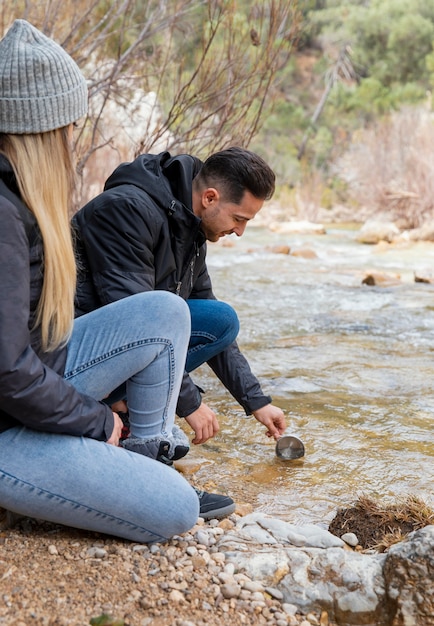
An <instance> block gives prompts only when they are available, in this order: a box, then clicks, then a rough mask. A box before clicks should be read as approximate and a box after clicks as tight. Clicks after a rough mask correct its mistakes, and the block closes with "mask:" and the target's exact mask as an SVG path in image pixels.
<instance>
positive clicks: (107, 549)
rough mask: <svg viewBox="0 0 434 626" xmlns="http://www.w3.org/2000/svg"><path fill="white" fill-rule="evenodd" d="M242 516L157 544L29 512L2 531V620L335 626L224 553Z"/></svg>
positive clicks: (19, 624) (59, 624)
mask: <svg viewBox="0 0 434 626" xmlns="http://www.w3.org/2000/svg"><path fill="white" fill-rule="evenodd" d="M239 519H240V516H239V515H237V514H234V515H232V516H231V517H230V518H228V519H224V520H221V521H219V522H218V521H217V520H211V521H210V522H207V523H204V522H203V521H200V520H199V523H198V525H197V526H195V527H194V528H193V529H192V530H191V531H190V532H189V533H186V534H184V535H183V536H179V537H174V538H173V539H171V540H170V541H168V542H167V543H165V544H154V545H151V546H147V545H137V544H131V543H129V542H127V541H122V540H119V539H115V538H109V537H105V536H103V535H96V534H93V533H86V532H84V531H78V530H74V529H69V528H65V527H61V526H56V525H54V524H48V523H43V522H37V521H36V520H30V519H23V520H21V521H19V522H18V523H17V525H16V526H15V527H14V528H9V529H6V530H3V531H2V532H0V581H1V582H0V589H1V601H0V624H1V625H2V626H30V625H32V626H85V625H88V624H90V623H91V620H92V619H93V620H94V621H93V622H92V623H93V624H98V625H100V626H103V625H105V626H220V625H223V624H231V626H245V625H250V624H251V625H255V626H256V625H258V624H267V625H269V626H318V625H321V626H327V625H328V626H332V622H330V621H329V620H328V617H327V614H326V613H325V612H323V614H322V615H321V613H316V614H314V613H311V614H308V615H302V614H301V613H299V612H298V611H297V607H296V606H295V605H292V604H285V603H284V602H282V597H281V594H279V592H278V590H277V589H272V588H268V587H264V586H263V585H262V584H261V583H260V582H258V581H253V580H252V579H250V578H249V577H248V576H246V575H244V574H242V573H236V572H235V570H234V566H233V564H231V563H227V562H226V557H225V554H224V552H222V551H220V550H219V549H218V548H217V546H216V543H217V539H221V538H222V536H223V535H224V534H225V533H227V532H230V531H232V530H233V529H234V528H235V525H236V523H237V520H239ZM213 538H214V539H213ZM234 585H236V586H239V588H240V589H239V592H238V590H237V587H236V586H235V587H234ZM104 614H105V615H107V616H111V617H112V618H113V619H112V620H107V621H104V620H103V619H101V620H100V621H95V620H96V618H98V617H101V616H102V615H104Z"/></svg>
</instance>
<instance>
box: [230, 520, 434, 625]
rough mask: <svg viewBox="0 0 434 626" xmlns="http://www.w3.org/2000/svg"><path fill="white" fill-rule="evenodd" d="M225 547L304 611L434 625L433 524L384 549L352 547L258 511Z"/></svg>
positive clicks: (352, 620) (345, 620) (367, 621)
mask: <svg viewBox="0 0 434 626" xmlns="http://www.w3.org/2000/svg"><path fill="white" fill-rule="evenodd" d="M218 548H219V550H220V551H223V552H225V554H226V560H227V561H228V562H232V563H233V564H234V565H235V568H236V569H237V570H242V571H244V572H245V573H246V574H247V575H248V576H249V577H250V578H252V579H253V580H259V581H262V583H263V584H264V585H266V586H267V585H268V586H270V587H273V588H277V589H278V590H279V592H281V594H282V596H283V601H284V602H285V603H288V604H292V605H295V606H297V607H299V609H300V610H301V611H303V612H304V613H309V612H310V611H326V612H327V613H328V616H329V618H330V619H331V620H332V621H333V622H334V623H336V624H338V625H340V626H353V625H354V626H355V625H357V626H434V583H433V580H434V526H427V527H425V528H424V529H422V530H419V531H417V532H415V533H412V534H411V535H409V538H408V539H407V540H406V541H404V542H401V543H399V544H396V545H395V546H392V547H391V548H390V550H389V552H388V553H385V554H378V553H372V554H364V553H360V552H357V551H353V550H351V549H350V548H348V547H347V546H346V545H345V543H344V542H343V541H342V540H341V539H339V538H338V537H336V536H335V535H332V534H331V533H330V532H328V531H326V530H324V529H322V528H320V527H319V526H316V525H313V524H307V525H304V526H297V525H294V524H290V523H288V522H284V521H282V520H278V519H274V518H271V517H269V516H267V515H264V514H261V513H257V512H256V513H252V514H250V515H247V516H246V517H244V518H241V520H240V521H239V522H238V524H237V526H236V528H234V529H233V530H232V531H229V532H227V533H225V535H224V536H223V537H222V538H221V540H220V541H219V545H218Z"/></svg>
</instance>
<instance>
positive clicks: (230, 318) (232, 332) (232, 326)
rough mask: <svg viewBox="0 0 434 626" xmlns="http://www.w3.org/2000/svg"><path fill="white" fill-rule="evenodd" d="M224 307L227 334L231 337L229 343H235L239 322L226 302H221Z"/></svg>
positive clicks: (234, 312)
mask: <svg viewBox="0 0 434 626" xmlns="http://www.w3.org/2000/svg"><path fill="white" fill-rule="evenodd" d="M222 304H224V305H225V310H224V318H225V321H226V325H227V334H228V335H229V336H230V337H231V342H232V341H235V339H236V337H237V335H238V333H239V331H240V320H239V319H238V315H237V313H236V311H235V309H234V308H233V307H231V305H230V304H227V303H226V302H222Z"/></svg>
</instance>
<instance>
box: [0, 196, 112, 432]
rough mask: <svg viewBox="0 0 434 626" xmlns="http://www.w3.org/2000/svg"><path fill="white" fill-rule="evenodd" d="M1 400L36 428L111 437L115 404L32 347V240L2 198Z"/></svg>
mask: <svg viewBox="0 0 434 626" xmlns="http://www.w3.org/2000/svg"><path fill="white" fill-rule="evenodd" d="M0 222H1V224H2V228H1V231H0V275H1V277H2V298H1V300H0V405H1V409H2V410H3V411H5V412H6V413H8V414H9V415H11V416H12V417H13V418H15V419H16V420H17V421H18V422H20V423H21V424H23V425H24V426H27V427H29V428H33V429H35V430H41V431H47V432H56V433H63V434H71V435H83V436H87V437H91V438H94V439H100V440H104V441H106V440H107V439H108V438H109V437H110V435H111V433H112V431H113V415H112V412H111V410H110V408H109V407H107V406H105V405H104V404H102V403H100V402H97V401H96V400H94V399H93V398H90V397H88V396H84V395H82V394H80V393H78V392H77V390H76V389H75V388H74V387H73V386H72V385H70V384H69V383H67V382H66V381H65V380H64V379H63V377H62V376H61V375H60V374H57V373H56V372H55V371H54V370H52V369H51V368H49V367H47V366H46V365H45V364H44V363H43V361H42V360H41V359H40V358H39V356H38V355H37V354H36V353H35V351H34V350H33V348H32V346H31V338H30V331H29V328H28V324H29V312H30V269H29V259H30V256H29V243H28V240H27V236H26V233H25V229H24V225H23V222H22V220H21V218H20V217H19V215H18V212H17V209H16V207H15V206H14V205H12V204H11V203H10V202H8V201H6V200H5V199H4V198H0Z"/></svg>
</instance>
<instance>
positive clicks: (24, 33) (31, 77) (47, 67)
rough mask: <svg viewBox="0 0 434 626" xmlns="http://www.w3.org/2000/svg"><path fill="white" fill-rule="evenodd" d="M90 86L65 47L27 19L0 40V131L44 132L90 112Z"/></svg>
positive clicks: (18, 22)
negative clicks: (88, 110)
mask: <svg viewBox="0 0 434 626" xmlns="http://www.w3.org/2000/svg"><path fill="white" fill-rule="evenodd" d="M87 96H88V94H87V86H86V81H85V79H84V76H83V74H82V73H81V72H80V70H79V68H78V66H77V64H76V63H75V61H73V59H72V58H71V57H70V56H69V54H68V53H67V52H65V50H64V49H63V48H62V47H61V46H59V45H58V44H57V43H55V42H54V41H53V40H52V39H49V38H48V37H46V36H45V35H44V34H43V33H41V32H40V31H39V30H38V29H37V28H35V27H34V26H32V25H31V24H29V22H26V21H25V20H15V22H14V23H13V24H12V26H11V28H10V29H9V31H8V32H7V34H6V35H5V37H4V38H3V39H2V40H1V41H0V133H13V134H24V133H43V132H46V131H48V130H54V129H55V128H61V127H62V126H68V124H71V123H72V122H75V121H76V120H78V119H79V118H80V117H82V116H83V115H85V114H86V112H87Z"/></svg>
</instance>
